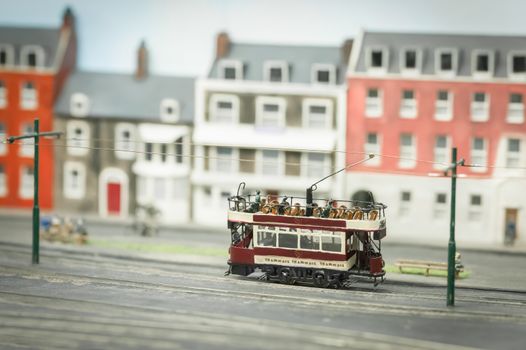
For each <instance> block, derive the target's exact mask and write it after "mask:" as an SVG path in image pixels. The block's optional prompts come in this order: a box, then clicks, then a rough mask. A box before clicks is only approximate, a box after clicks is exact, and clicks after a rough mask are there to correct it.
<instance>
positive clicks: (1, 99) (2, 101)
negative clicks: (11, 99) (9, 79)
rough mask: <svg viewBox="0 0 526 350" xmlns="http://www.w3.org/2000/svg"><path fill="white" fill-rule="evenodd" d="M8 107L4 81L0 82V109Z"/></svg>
mask: <svg viewBox="0 0 526 350" xmlns="http://www.w3.org/2000/svg"><path fill="white" fill-rule="evenodd" d="M6 106H7V88H6V87H5V83H4V81H3V80H0V108H5V107H6Z"/></svg>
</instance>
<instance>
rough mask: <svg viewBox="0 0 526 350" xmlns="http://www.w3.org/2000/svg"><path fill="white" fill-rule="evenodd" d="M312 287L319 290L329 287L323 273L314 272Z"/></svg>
mask: <svg viewBox="0 0 526 350" xmlns="http://www.w3.org/2000/svg"><path fill="white" fill-rule="evenodd" d="M313 280H314V285H315V286H316V287H319V288H327V287H328V286H329V281H327V278H326V276H325V273H323V272H321V271H320V272H316V273H314V276H313Z"/></svg>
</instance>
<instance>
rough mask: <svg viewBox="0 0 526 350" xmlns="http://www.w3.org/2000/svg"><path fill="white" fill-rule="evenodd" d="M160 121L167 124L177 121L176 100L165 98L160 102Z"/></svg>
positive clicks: (177, 103)
mask: <svg viewBox="0 0 526 350" xmlns="http://www.w3.org/2000/svg"><path fill="white" fill-rule="evenodd" d="M161 120H162V121H163V122H168V123H175V122H177V121H178V120H179V102H177V100H174V99H173V98H165V99H163V100H162V101H161Z"/></svg>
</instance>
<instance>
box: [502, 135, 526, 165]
mask: <svg viewBox="0 0 526 350" xmlns="http://www.w3.org/2000/svg"><path fill="white" fill-rule="evenodd" d="M505 140H506V167H510V168H515V167H519V166H521V160H522V157H521V156H522V152H523V150H522V148H524V145H523V142H522V138H521V137H518V136H516V137H506V139H505ZM512 140H513V141H517V142H518V146H519V150H518V151H510V150H509V148H510V142H511V141H512Z"/></svg>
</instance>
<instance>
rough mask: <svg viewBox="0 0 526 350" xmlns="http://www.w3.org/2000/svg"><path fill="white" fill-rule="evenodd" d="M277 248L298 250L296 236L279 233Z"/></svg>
mask: <svg viewBox="0 0 526 350" xmlns="http://www.w3.org/2000/svg"><path fill="white" fill-rule="evenodd" d="M279 246H280V247H281V248H298V235H296V234H290V233H280V234H279Z"/></svg>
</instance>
